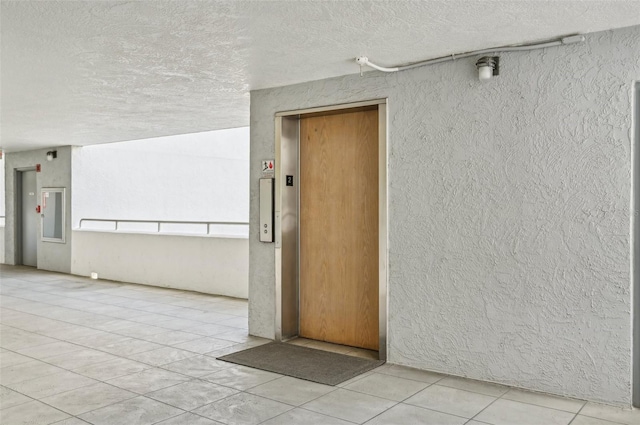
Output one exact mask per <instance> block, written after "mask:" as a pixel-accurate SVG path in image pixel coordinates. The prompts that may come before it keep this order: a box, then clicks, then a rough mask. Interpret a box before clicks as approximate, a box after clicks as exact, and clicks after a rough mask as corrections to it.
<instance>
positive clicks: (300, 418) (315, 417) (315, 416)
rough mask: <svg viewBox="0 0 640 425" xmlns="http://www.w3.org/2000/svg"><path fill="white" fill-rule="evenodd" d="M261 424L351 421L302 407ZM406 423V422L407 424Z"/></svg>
mask: <svg viewBox="0 0 640 425" xmlns="http://www.w3.org/2000/svg"><path fill="white" fill-rule="evenodd" d="M262 424H263V425H301V424H318V425H320V424H321V425H351V424H353V422H347V421H343V420H342V419H337V418H332V417H330V416H325V415H321V414H320V413H316V412H312V411H310V410H304V409H298V408H296V409H292V410H289V411H288V412H285V413H283V414H281V415H278V416H276V417H275V418H272V419H269V420H268V421H266V422H263V423H262ZM407 425H408V424H407Z"/></svg>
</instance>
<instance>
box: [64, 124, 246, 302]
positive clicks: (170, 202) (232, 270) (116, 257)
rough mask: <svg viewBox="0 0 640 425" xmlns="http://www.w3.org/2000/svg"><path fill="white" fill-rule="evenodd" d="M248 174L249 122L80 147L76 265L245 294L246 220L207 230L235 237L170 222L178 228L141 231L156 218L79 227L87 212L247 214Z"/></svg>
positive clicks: (80, 269)
mask: <svg viewBox="0 0 640 425" xmlns="http://www.w3.org/2000/svg"><path fill="white" fill-rule="evenodd" d="M248 181H249V129H248V128H236V129H230V130H220V131H212V132H206V133H196V134H185V135H179V136H171V137H160V138H155V139H146V140H135V141H130V142H123V143H113V144H108V145H99V146H87V147H82V148H78V149H76V150H75V156H74V163H73V185H74V199H73V209H74V210H73V223H74V227H75V228H76V230H75V231H74V232H73V242H74V251H73V260H72V266H71V271H72V273H74V274H78V275H83V276H88V275H89V274H90V273H91V272H96V273H98V274H99V276H100V277H101V278H104V279H112V280H117V281H124V282H133V283H142V284H147V285H156V286H164V287H171V288H179V289H187V290H193V291H199V292H204V293H210V294H219V295H227V296H231V297H240V298H247V296H248V292H247V291H248V282H247V281H248V261H249V260H248V256H249V253H248V241H247V238H246V231H243V230H242V229H239V228H237V227H236V228H225V229H221V231H220V232H215V231H212V233H213V234H216V233H222V232H223V231H225V232H227V234H229V233H230V234H231V235H236V236H237V237H212V236H197V235H186V233H189V232H191V230H190V228H189V227H188V226H178V227H176V226H175V225H167V226H163V228H169V227H173V228H174V229H173V231H171V230H170V232H171V233H176V232H179V233H183V234H181V235H175V234H171V235H170V234H154V233H146V234H145V232H155V229H156V225H155V224H154V225H151V226H150V225H145V224H136V223H126V225H121V226H120V227H119V230H118V231H117V232H109V231H85V230H78V227H79V224H80V220H81V219H83V218H84V219H110V220H157V221H207V222H247V221H248V215H249V183H248ZM84 224H85V225H86V223H84ZM107 226H113V223H107ZM84 228H86V226H83V229H84ZM141 232H142V233H141Z"/></svg>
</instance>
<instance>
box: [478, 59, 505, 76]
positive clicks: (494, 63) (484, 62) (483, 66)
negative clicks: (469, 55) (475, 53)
mask: <svg viewBox="0 0 640 425" xmlns="http://www.w3.org/2000/svg"><path fill="white" fill-rule="evenodd" d="M476 68H478V78H480V81H486V80H489V79H491V77H493V76H496V75H500V56H483V57H481V58H480V59H478V61H477V62H476Z"/></svg>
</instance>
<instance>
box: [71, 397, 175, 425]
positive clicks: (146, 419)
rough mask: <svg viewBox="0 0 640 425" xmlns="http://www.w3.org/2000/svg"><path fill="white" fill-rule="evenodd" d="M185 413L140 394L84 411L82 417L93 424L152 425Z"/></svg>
mask: <svg viewBox="0 0 640 425" xmlns="http://www.w3.org/2000/svg"><path fill="white" fill-rule="evenodd" d="M183 413H184V411H183V410H180V409H177V408H175V407H172V406H169V405H166V404H164V403H160V402H158V401H155V400H151V399H149V398H146V397H142V396H140V397H136V398H132V399H129V400H125V401H121V402H118V403H115V404H111V405H109V406H106V407H103V408H100V409H97V410H94V411H91V412H88V413H84V414H82V415H80V419H83V420H86V421H87V422H89V423H91V424H93V425H116V424H118V425H120V424H122V425H125V424H126V425H151V424H155V423H157V422H160V421H163V420H165V419H169V418H172V417H175V416H178V415H181V414H183Z"/></svg>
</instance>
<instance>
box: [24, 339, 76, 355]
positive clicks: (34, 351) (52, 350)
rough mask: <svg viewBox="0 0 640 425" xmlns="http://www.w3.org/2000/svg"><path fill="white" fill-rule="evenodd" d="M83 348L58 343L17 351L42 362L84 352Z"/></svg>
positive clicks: (67, 343) (66, 343)
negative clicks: (47, 358) (75, 352)
mask: <svg viewBox="0 0 640 425" xmlns="http://www.w3.org/2000/svg"><path fill="white" fill-rule="evenodd" d="M83 348H84V347H82V346H80V345H76V344H71V343H69V342H65V341H57V342H52V343H51V344H45V345H38V346H37V347H29V348H23V349H21V350H17V352H18V353H20V354H23V355H25V356H29V357H33V358H34V359H38V360H42V359H44V358H46V357H52V356H56V355H60V354H66V353H71V352H74V351H79V350H82V349H83Z"/></svg>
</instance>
